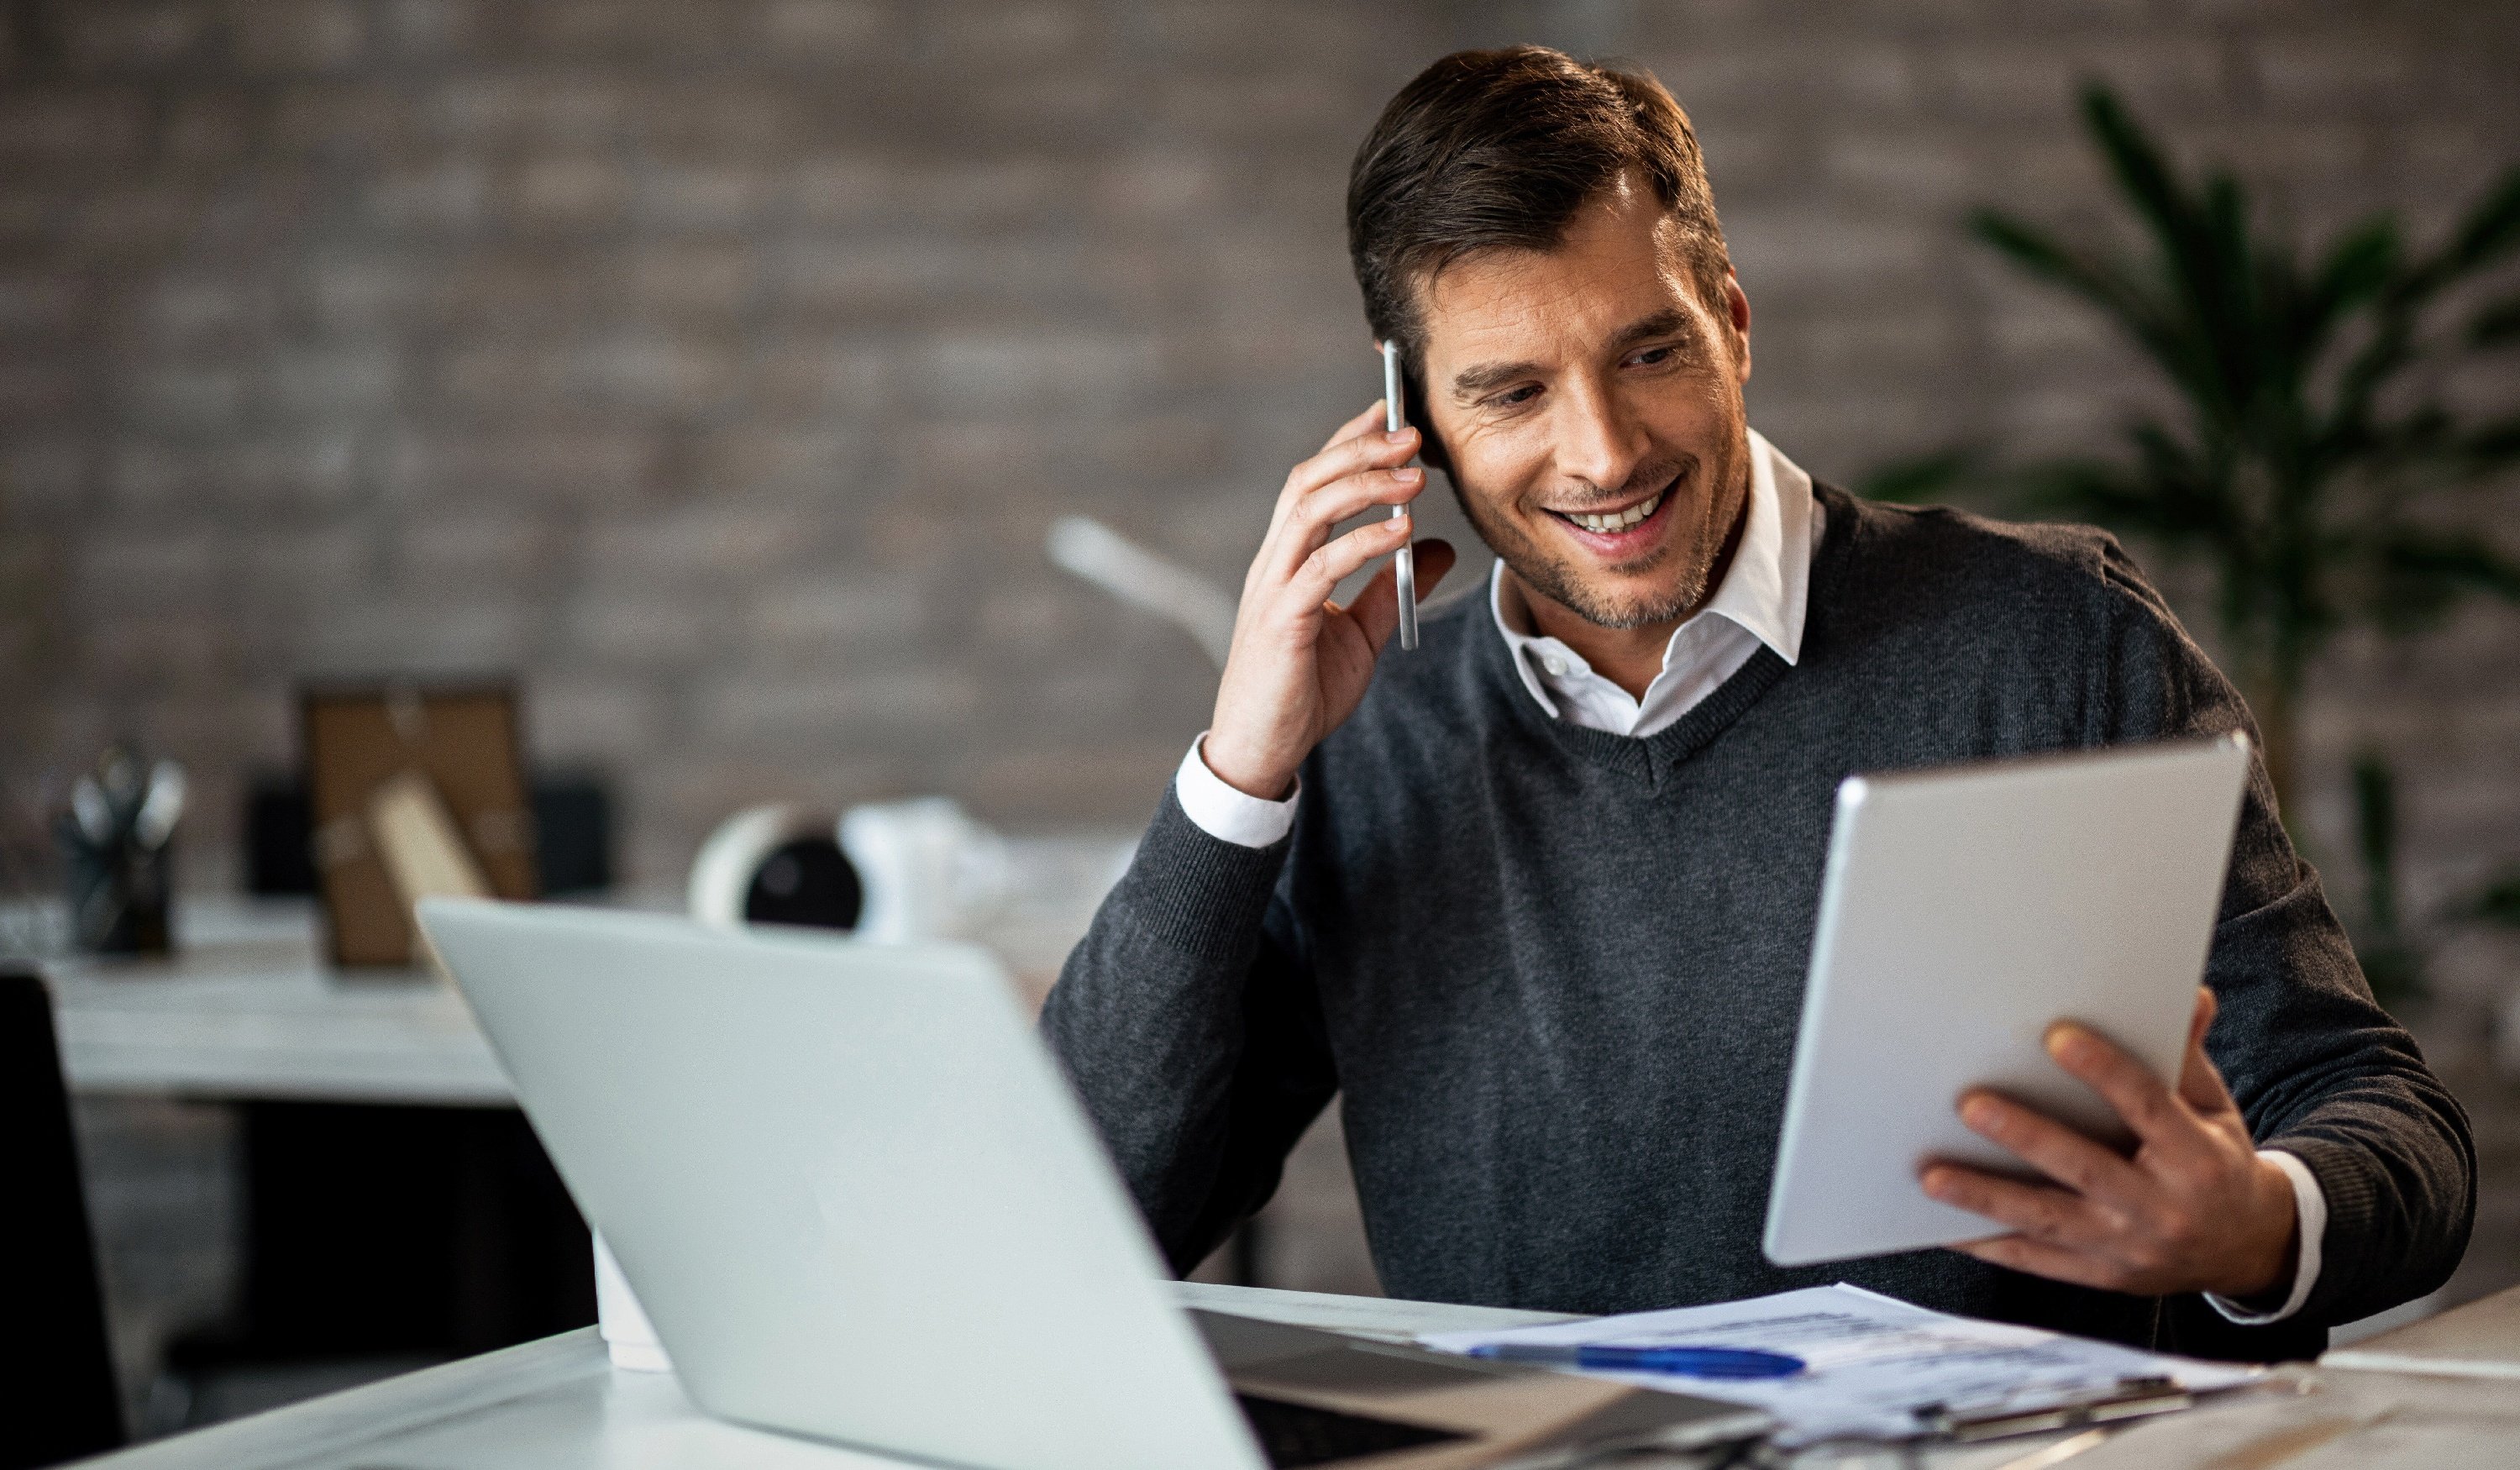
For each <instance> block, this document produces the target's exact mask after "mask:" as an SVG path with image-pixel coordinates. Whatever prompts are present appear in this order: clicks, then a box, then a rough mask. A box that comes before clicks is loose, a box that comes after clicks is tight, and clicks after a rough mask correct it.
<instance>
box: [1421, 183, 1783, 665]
mask: <svg viewBox="0 0 2520 1470" xmlns="http://www.w3.org/2000/svg"><path fill="white" fill-rule="evenodd" d="M1420 290H1422V291H1423V296H1422V298H1421V299H1422V304H1423V307H1424V310H1423V313H1422V320H1423V321H1424V323H1425V334H1426V341H1425V345H1424V349H1423V352H1424V362H1423V364H1422V375H1421V377H1422V381H1423V382H1424V383H1425V395H1426V399H1427V405H1426V409H1427V418H1428V425H1429V427H1431V428H1432V429H1433V431H1434V433H1435V435H1436V436H1437V437H1438V438H1439V439H1440V440H1441V442H1442V443H1443V445H1444V447H1445V450H1446V451H1447V453H1448V454H1449V455H1450V457H1451V460H1452V471H1453V483H1454V486H1455V488H1456V489H1457V490H1458V491H1459V493H1460V496H1461V500H1462V508H1463V511H1464V512H1467V513H1468V515H1469V518H1470V522H1471V524H1472V525H1473V526H1475V527H1476V528H1477V529H1478V532H1479V535H1480V537H1481V539H1483V540H1485V541H1486V542H1487V544H1488V545H1489V547H1490V548H1492V549H1493V550H1494V551H1495V552H1496V554H1497V555H1498V556H1499V557H1502V558H1503V559H1504V561H1505V563H1506V565H1507V566H1508V568H1510V569H1511V570H1512V572H1513V573H1514V575H1515V576H1517V577H1518V578H1520V579H1521V581H1522V583H1523V586H1524V587H1525V588H1526V589H1527V590H1528V591H1529V592H1531V593H1534V594H1537V595H1538V596H1539V597H1541V598H1545V599H1547V600H1549V601H1552V602H1554V603H1556V604H1558V605H1559V606H1561V607H1563V608H1565V609H1566V610H1567V611H1569V612H1572V613H1574V614H1575V615H1576V616H1578V617H1580V618H1582V619H1583V620H1585V621H1586V622H1590V623H1594V624H1597V625H1598V626H1601V627H1604V628H1620V629H1629V628H1648V627H1653V626H1656V625H1660V624H1665V623H1671V622H1675V621H1677V620H1679V619H1681V618H1684V617H1687V616H1688V614H1690V613H1691V612H1693V611H1695V610H1696V609H1697V607H1698V606H1699V605H1700V604H1702V603H1703V602H1704V601H1706V598H1707V596H1708V594H1709V592H1710V591H1711V590H1712V587H1713V583H1714V580H1715V578H1716V575H1717V571H1718V568H1719V567H1720V565H1721V564H1722V562H1723V560H1724V558H1725V557H1726V556H1727V554H1728V552H1729V549H1730V546H1731V543H1732V539H1733V534H1734V532H1735V529H1736V528H1737V527H1738V526H1739V524H1740V522H1741V511H1742V507H1743V505H1744V504H1745V503H1746V501H1747V498H1748V495H1749V483H1750V465H1749V439H1748V433H1747V427H1746V421H1745V420H1744V418H1743V414H1742V407H1741V385H1742V383H1744V382H1745V381H1747V380H1748V379H1749V376H1750V306H1749V302H1748V300H1747V299H1746V298H1744V297H1743V296H1742V294H1741V291H1740V288H1739V287H1738V286H1737V285H1735V284H1733V282H1731V281H1730V280H1729V279H1728V280H1727V282H1726V290H1725V295H1724V299H1721V300H1717V301H1713V302H1705V301H1701V300H1699V299H1698V292H1697V291H1696V290H1694V288H1693V287H1692V284H1691V277H1690V274H1689V269H1688V259H1687V257H1686V255H1685V253H1684V251H1683V248H1682V243H1681V240H1680V232H1679V231H1678V230H1677V229H1676V228H1675V227H1674V226H1673V225H1672V223H1671V222H1670V221H1669V220H1668V219H1667V218H1666V217H1665V215H1664V212H1663V210H1662V208H1661V207H1660V204H1659V202H1658V201H1657V200H1655V198H1654V195H1653V192H1652V190H1650V189H1649V188H1645V187H1643V185H1642V184H1641V183H1639V182H1637V181H1635V180H1634V179H1632V178H1622V179H1621V181H1620V182H1619V183H1618V184H1617V185H1615V186H1614V187H1612V188H1611V189H1609V190H1606V191H1604V192H1603V193H1602V194H1601V195H1600V196H1599V197H1598V198H1596V199H1594V200H1591V201H1589V202H1587V203H1586V204H1585V206H1584V207H1583V209H1582V210H1581V211H1580V212H1578V213H1577V215H1576V216H1575V218H1574V220H1573V221H1572V222H1571V223H1570V224H1569V225H1568V227H1567V231H1566V236H1565V239H1564V241H1563V242H1562V243H1561V244H1560V245H1559V246H1558V247H1557V248H1555V249H1553V250H1546V251H1543V250H1490V251H1483V252H1480V253H1477V254H1473V255H1469V256H1466V257H1463V258H1462V259H1459V260H1456V261H1454V262H1452V263H1451V264H1449V265H1447V266H1446V267H1445V268H1444V269H1443V270H1442V271H1441V272H1440V273H1439V274H1438V275H1436V277H1435V278H1434V279H1433V281H1431V282H1430V283H1427V284H1425V285H1423V286H1421V288H1420ZM1535 610H1538V609H1535Z"/></svg>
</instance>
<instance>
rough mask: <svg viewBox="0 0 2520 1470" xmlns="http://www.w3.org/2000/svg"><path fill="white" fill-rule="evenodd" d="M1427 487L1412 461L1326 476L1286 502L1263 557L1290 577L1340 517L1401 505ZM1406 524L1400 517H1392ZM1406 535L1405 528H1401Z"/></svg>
mask: <svg viewBox="0 0 2520 1470" xmlns="http://www.w3.org/2000/svg"><path fill="white" fill-rule="evenodd" d="M1425 488H1426V471H1425V470H1423V469H1419V468H1416V467H1414V466H1405V465H1404V466H1401V467H1399V468H1393V469H1369V470H1362V471H1360V472H1358V473H1355V474H1351V475H1348V476H1346V477H1345V478H1343V479H1336V480H1332V481H1330V482H1329V483H1328V484H1327V485H1324V486H1322V487H1321V488H1320V489H1318V490H1315V491H1313V492H1312V493H1311V494H1309V495H1306V496H1304V497H1303V498H1302V499H1301V500H1299V501H1297V502H1296V503H1295V504H1294V506H1293V507H1291V508H1290V509H1289V510H1288V511H1287V512H1286V514H1285V516H1284V518H1283V521H1282V522H1281V523H1280V525H1279V527H1278V529H1277V530H1276V532H1275V533H1273V534H1272V536H1271V538H1270V543H1269V545H1268V547H1267V548H1266V549H1265V550H1264V551H1263V553H1262V557H1263V560H1264V562H1265V563H1266V565H1267V567H1268V569H1269V571H1270V572H1271V573H1273V574H1275V575H1276V576H1277V577H1279V578H1280V579H1281V580H1286V579H1291V578H1292V577H1293V576H1294V574H1295V569H1296V567H1297V566H1298V565H1300V564H1301V563H1302V562H1303V560H1304V558H1305V557H1310V556H1312V555H1313V554H1314V553H1315V552H1317V551H1319V550H1320V549H1321V546H1322V544H1323V543H1324V542H1326V541H1328V539H1329V535H1330V530H1331V528H1332V527H1334V526H1336V525H1337V524H1338V523H1339V522H1340V521H1342V520H1345V519H1347V518H1348V517H1349V516H1351V515H1355V514H1358V513H1359V512H1365V511H1371V510H1373V508H1374V507H1376V506H1396V505H1403V504H1406V503H1407V502H1409V501H1411V500H1414V499H1416V498H1417V496H1418V492H1419V491H1421V490H1423V489H1425ZM1395 523H1396V524H1400V525H1403V526H1405V525H1407V524H1408V522H1407V521H1405V520H1403V521H1399V522H1395ZM1403 537H1404V539H1405V537H1406V532H1405V531H1404V532H1403Z"/></svg>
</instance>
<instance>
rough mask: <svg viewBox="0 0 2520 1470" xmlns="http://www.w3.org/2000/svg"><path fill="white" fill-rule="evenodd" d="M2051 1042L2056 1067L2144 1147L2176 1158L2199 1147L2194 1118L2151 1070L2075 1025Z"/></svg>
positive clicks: (2053, 1032)
mask: <svg viewBox="0 0 2520 1470" xmlns="http://www.w3.org/2000/svg"><path fill="white" fill-rule="evenodd" d="M2047 1041H2048V1055H2049V1056H2051V1057H2053V1058H2055V1061H2056V1065H2058V1066H2060V1067H2063V1068H2064V1069H2065V1070H2066V1071H2067V1072H2069V1073H2071V1074H2072V1075H2074V1076H2075V1077H2077V1078H2080V1079H2081V1080H2082V1081H2083V1082H2084V1083H2086V1084H2088V1085H2089V1086H2090V1088H2091V1089H2092V1091H2094V1092H2097V1093H2099V1094H2100V1096H2101V1097H2102V1098H2104V1099H2106V1101H2107V1102H2108V1104H2109V1106H2111V1107H2113V1108H2115V1109H2117V1113H2118V1116H2119V1117H2121V1118H2124V1119H2125V1120H2126V1124H2127V1127H2129V1128H2131V1129H2133V1130H2135V1133H2136V1136H2137V1137H2138V1138H2140V1139H2141V1140H2143V1142H2145V1143H2147V1144H2153V1145H2158V1146H2160V1147H2163V1148H2166V1149H2169V1150H2171V1151H2173V1152H2174V1153H2190V1152H2193V1151H2194V1150H2195V1148H2196V1147H2197V1146H2198V1144H2199V1142H2200V1139H2199V1137H2198V1133H2199V1130H2198V1126H2197V1122H2196V1115H2195V1114H2194V1113H2191V1112H2189V1111H2188V1110H2187V1109H2185V1108H2183V1107H2182V1106H2181V1105H2180V1102H2179V1099H2178V1098H2177V1097H2176V1096H2174V1095H2172V1093H2171V1091H2170V1088H2169V1087H2168V1086H2167V1085H2166V1084H2164V1083H2163V1082H2162V1080H2161V1079H2160V1078H2159V1077H2157V1076H2155V1075H2153V1071H2152V1069H2151V1068H2150V1067H2147V1066H2145V1065H2144V1064H2143V1063H2142V1062H2140V1061H2138V1060H2137V1059H2136V1058H2135V1057H2133V1056H2130V1055H2128V1054H2127V1052H2126V1051H2125V1050H2124V1049H2122V1048H2121V1047H2119V1046H2118V1045H2117V1044H2116V1043H2114V1042H2112V1041H2110V1040H2109V1039H2108V1038H2106V1037H2104V1036H2102V1035H2100V1034H2099V1033H2098V1032H2096V1031H2093V1030H2092V1029H2091V1028H2090V1027H2088V1026H2083V1025H2078V1024H2076V1023H2075V1022H2072V1021H2058V1022H2057V1023H2056V1024H2055V1025H2053V1026H2050V1027H2048V1038H2047Z"/></svg>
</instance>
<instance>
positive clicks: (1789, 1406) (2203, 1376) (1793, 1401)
mask: <svg viewBox="0 0 2520 1470" xmlns="http://www.w3.org/2000/svg"><path fill="white" fill-rule="evenodd" d="M1422 1340H1423V1341H1424V1342H1425V1344H1426V1346H1428V1347H1430V1348H1437V1349H1441V1350H1443V1351H1445V1352H1448V1353H1467V1352H1468V1351H1470V1350H1471V1349H1472V1348H1475V1347H1480V1346H1482V1345H1485V1344H1490V1343H1535V1344H1540V1343H1545V1344H1550V1345H1553V1346H1559V1347H1567V1346H1575V1345H1590V1346H1601V1345H1607V1344H1615V1345H1617V1346H1619V1347H1655V1348H1660V1347H1704V1348H1756V1349H1760V1350H1763V1351H1766V1352H1770V1353H1785V1354H1790V1355H1792V1356H1793V1357H1795V1358H1799V1359H1802V1360H1803V1362H1804V1364H1805V1366H1804V1369H1803V1371H1802V1372H1800V1373H1797V1374H1795V1375H1793V1376H1792V1377H1790V1378H1735V1379H1725V1378H1695V1377H1685V1376H1682V1375H1679V1374H1673V1373H1626V1372H1598V1371H1595V1370H1593V1369H1589V1368H1588V1369H1584V1370H1583V1371H1584V1372H1585V1373H1586V1375H1587V1376H1590V1377H1598V1378H1608V1379H1612V1380H1615V1381H1617V1382H1620V1383H1626V1384H1633V1385H1635V1386H1637V1387H1640V1388H1651V1389H1664V1390H1668V1391H1670V1392H1672V1393H1680V1394H1693V1395H1696V1396H1697V1397H1699V1398H1705V1399H1722V1400H1726V1401H1729V1402H1732V1403H1753V1404H1756V1405H1758V1406H1759V1407H1761V1408H1764V1409H1766V1410H1767V1411H1768V1412H1770V1413H1772V1414H1775V1415H1776V1416H1777V1418H1778V1420H1779V1421H1780V1422H1781V1423H1782V1424H1783V1425H1784V1426H1785V1427H1784V1429H1783V1430H1782V1431H1781V1432H1780V1433H1779V1434H1778V1443H1780V1444H1784V1445H1788V1446H1791V1445H1805V1444H1810V1443H1812V1442H1813V1441H1816V1440H1828V1439H1839V1438H1849V1437H1854V1438H1867V1439H1908V1438H1911V1437H1913V1436H1915V1435H1917V1434H1919V1433H1922V1432H1924V1430H1925V1429H1926V1428H1927V1427H1928V1426H1927V1421H1926V1420H1925V1419H1923V1418H1920V1417H1919V1415H1918V1413H1917V1410H1918V1408H1919V1407H1920V1406H1925V1405H1936V1404H1939V1405H1941V1406H1943V1407H1944V1408H1946V1409H1949V1410H1955V1411H1963V1412H1985V1411H1995V1410H2002V1409H2005V1408H2011V1407H2020V1408H2030V1407H2035V1406H2038V1405H2041V1404H2045V1403H2054V1402H2056V1401H2059V1400H2063V1399H2069V1398H2073V1397H2077V1396H2082V1395H2090V1394H2097V1393H2103V1392H2106V1391H2108V1390H2111V1389H2114V1388H2116V1387H2117V1386H2118V1385H2119V1384H2120V1383H2121V1382H2122V1381H2123V1380H2126V1379H2130V1378H2137V1379H2140V1378H2169V1379H2172V1380H2174V1381H2175V1382H2177V1383H2178V1384H2179V1386H2180V1387H2182V1388H2184V1389H2187V1390H2190V1391H2197V1392H2201V1391H2204V1390H2208V1389H2218V1388H2228V1387H2230V1386H2232V1385H2234V1384H2240V1383H2246V1382H2249V1381H2251V1380H2252V1379H2255V1378H2257V1377H2259V1376H2260V1371H2259V1370H2258V1369H2256V1368H2246V1367H2236V1366H2233V1365H2231V1364H2228V1363H2216V1362H2199V1361H2197V1360H2195V1359H2186V1358H2171V1357H2167V1356H2165V1355H2163V1354H2159V1353H2145V1352H2141V1351H2139V1350H2138V1349H2135V1348H2126V1347H2120V1346H2118V1345H2117V1344H2115V1343H2103V1342H2093V1341H2091V1340H2089V1339H2087V1338H2079V1337H2067V1336H2064V1335H2063V1334H2061V1333H2055V1332H2047V1331H2042V1330H2041V1329H2039V1328H2036V1327H2015V1326H2010V1325H2007V1324H2005V1323H2002V1322H1986V1321H1979V1320H1977V1319H1975V1318H1973V1317H1964V1316H1953V1315H1950V1314H1947V1313H1941V1312H1928V1311H1926V1310H1925V1309H1924V1308H1922V1307H1912V1306H1910V1305H1908V1304H1907V1303H1905V1302H1902V1301H1898V1300H1896V1299H1894V1298H1891V1297H1885V1296H1882V1295H1881V1294H1879V1293H1878V1292H1870V1291H1866V1290H1865V1289H1863V1288H1862V1287H1860V1286H1847V1285H1844V1284H1840V1285H1836V1286H1814V1287H1809V1288H1806V1289H1804V1290H1802V1291H1787V1292H1779V1293H1778V1294H1777V1295H1775V1296H1768V1297H1754V1298H1752V1299H1750V1300H1749V1301H1746V1302H1726V1303H1723V1304H1720V1305H1718V1306H1713V1307H1682V1308H1675V1309H1673V1310H1671V1311H1668V1312H1639V1313H1633V1314H1629V1315H1626V1316H1605V1317H1596V1318H1594V1319H1592V1320H1590V1321H1582V1322H1554V1323H1551V1324H1550V1325H1548V1326H1544V1327H1520V1328H1515V1329H1513V1330H1510V1331H1504V1332H1498V1331H1480V1332H1436V1333H1429V1334H1428V1335H1427V1336H1426V1337H1425V1338H1424V1339H1422Z"/></svg>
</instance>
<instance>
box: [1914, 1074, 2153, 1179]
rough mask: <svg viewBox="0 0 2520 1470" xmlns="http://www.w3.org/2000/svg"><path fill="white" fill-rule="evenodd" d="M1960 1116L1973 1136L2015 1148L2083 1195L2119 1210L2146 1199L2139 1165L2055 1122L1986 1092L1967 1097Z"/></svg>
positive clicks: (2017, 1152) (2042, 1170)
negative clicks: (2138, 1169)
mask: <svg viewBox="0 0 2520 1470" xmlns="http://www.w3.org/2000/svg"><path fill="white" fill-rule="evenodd" d="M1959 1114H1960V1121H1961V1122H1962V1123H1965V1124H1967V1125H1968V1127H1969V1131H1970V1132H1972V1133H1975V1134H1977V1135H1978V1136H1981V1137H1985V1138H1988V1139H1991V1140H1993V1141H1994V1142H1997V1143H2000V1144H2002V1145H2003V1147H2005V1148H2007V1149H2010V1150H2011V1151H2012V1152H2014V1153H2016V1154H2018V1155H2020V1156H2021V1158H2022V1160H2023V1161H2024V1162H2026V1163H2028V1164H2030V1165H2031V1166H2032V1167H2033V1168H2035V1169H2037V1170H2038V1171H2039V1172H2040V1173H2042V1174H2044V1175H2046V1176H2048V1178H2049V1179H2051V1180H2055V1181H2056V1182H2058V1183H2060V1184H2062V1185H2064V1186H2065V1187H2066V1188H2068V1189H2071V1190H2073V1191H2075V1192H2076V1193H2078V1194H2086V1195H2090V1196H2092V1197H2093V1198H2095V1199H2101V1200H2106V1201H2108V1202H2110V1203H2112V1204H2118V1205H2132V1204H2134V1203H2135V1202H2136V1201H2138V1200H2139V1199H2140V1198H2142V1194H2143V1176H2142V1175H2141V1174H2140V1173H2139V1172H2138V1171H2137V1169H2136V1167H2135V1166H2134V1165H2132V1164H2130V1163H2128V1162H2127V1161H2126V1160H2125V1159H2123V1158H2121V1157H2119V1156H2118V1154H2117V1152H2116V1150H2114V1149H2111V1148H2108V1147H2106V1146H2104V1145H2102V1144H2100V1143H2097V1142H2094V1141H2093V1140H2092V1139H2090V1138H2087V1137H2085V1136H2082V1135H2081V1134H2078V1133H2076V1132H2075V1131H2074V1130H2072V1129H2070V1128H2068V1127H2066V1126H2065V1125H2064V1124H2062V1123H2059V1122H2057V1121H2056V1120H2055V1119H2053V1118H2049V1117H2048V1116H2046V1115H2044V1114H2042V1113H2039V1112H2036V1111H2034V1110H2032V1109H2030V1108H2026V1107H2023V1106H2022V1105H2021V1104H2020V1103H2017V1102H2014V1101H2013V1100H2011V1099H2010V1098H2008V1097H2003V1096H1999V1095H1997V1094H1996V1093H1993V1092H1983V1091H1978V1092H1970V1093H1969V1094H1968V1095H1966V1096H1964V1097H1962V1098H1961V1099H1960V1107H1959Z"/></svg>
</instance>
